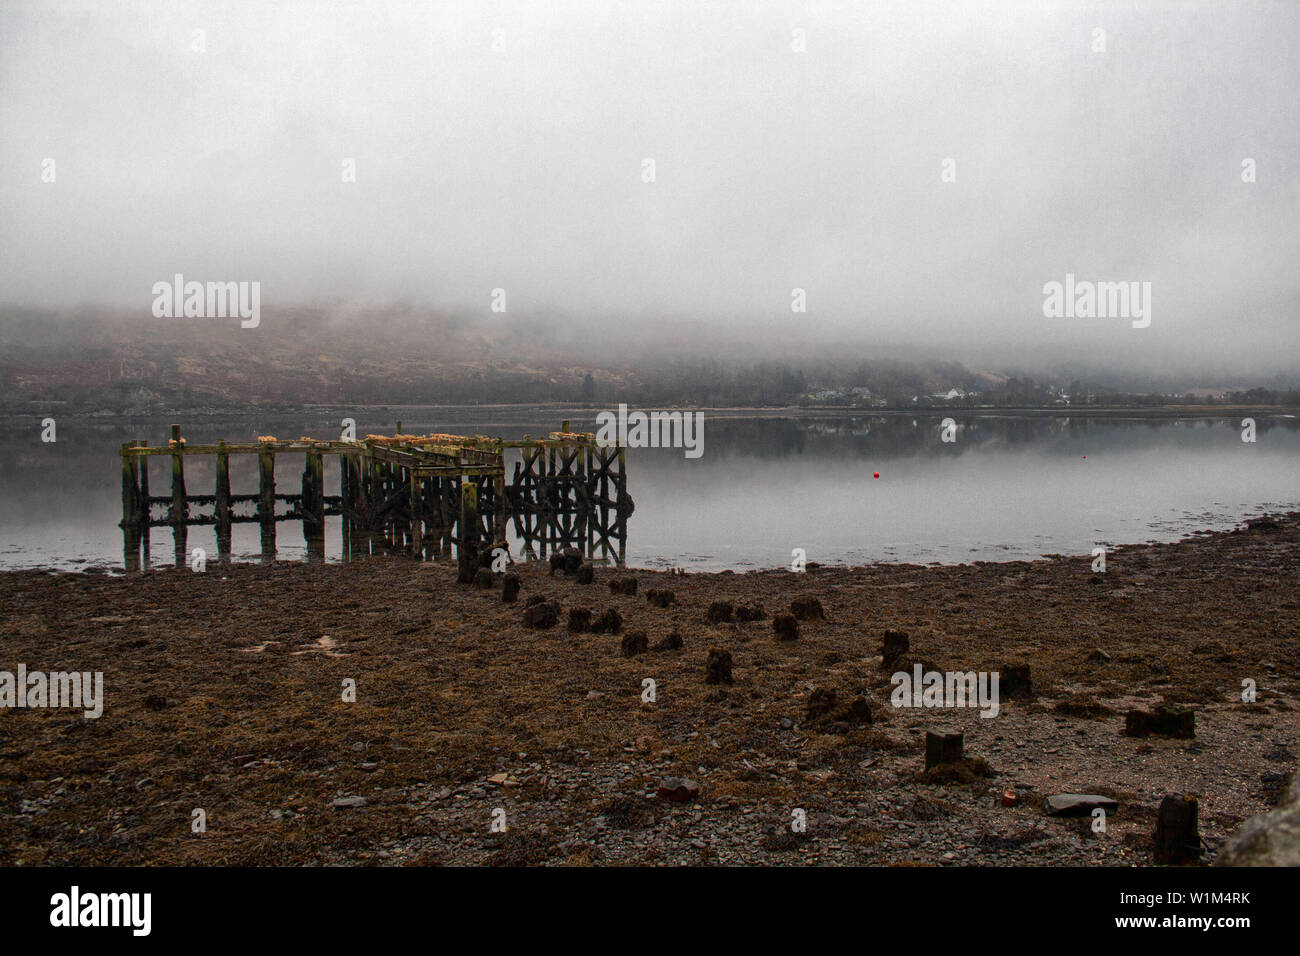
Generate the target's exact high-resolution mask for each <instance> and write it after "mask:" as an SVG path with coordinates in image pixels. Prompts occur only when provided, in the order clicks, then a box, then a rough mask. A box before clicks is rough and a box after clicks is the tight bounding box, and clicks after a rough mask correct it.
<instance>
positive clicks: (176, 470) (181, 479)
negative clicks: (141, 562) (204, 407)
mask: <svg viewBox="0 0 1300 956" xmlns="http://www.w3.org/2000/svg"><path fill="white" fill-rule="evenodd" d="M171 448H172V503H171V512H170V514H169V515H168V517H169V519H170V520H171V523H172V524H173V525H177V526H180V525H184V524H185V520H186V518H187V517H188V516H189V514H188V508H187V506H186V503H185V455H184V446H183V445H182V444H181V426H180V425H173V426H172V441H171Z"/></svg>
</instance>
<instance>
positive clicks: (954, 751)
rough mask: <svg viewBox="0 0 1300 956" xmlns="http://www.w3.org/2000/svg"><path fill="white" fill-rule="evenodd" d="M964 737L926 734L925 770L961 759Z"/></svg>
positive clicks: (959, 735)
mask: <svg viewBox="0 0 1300 956" xmlns="http://www.w3.org/2000/svg"><path fill="white" fill-rule="evenodd" d="M963 746H964V737H963V736H962V735H961V734H935V733H930V732H929V731H927V732H926V734H925V769H926V770H929V769H931V768H933V767H937V766H939V764H941V763H956V762H957V761H958V760H960V759H961V755H962V749H963Z"/></svg>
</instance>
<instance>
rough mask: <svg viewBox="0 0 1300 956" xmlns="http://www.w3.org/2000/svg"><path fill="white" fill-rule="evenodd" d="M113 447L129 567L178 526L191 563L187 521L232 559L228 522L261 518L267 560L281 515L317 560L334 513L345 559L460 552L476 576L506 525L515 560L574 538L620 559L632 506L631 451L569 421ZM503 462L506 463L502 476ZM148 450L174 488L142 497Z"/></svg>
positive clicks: (592, 551) (179, 439)
mask: <svg viewBox="0 0 1300 956" xmlns="http://www.w3.org/2000/svg"><path fill="white" fill-rule="evenodd" d="M121 455H122V521H121V527H122V533H123V554H124V561H125V564H126V566H127V568H128V569H129V570H137V569H139V568H140V567H141V559H142V553H143V561H144V563H145V565H146V566H147V564H148V562H149V539H150V533H149V531H150V529H151V528H154V527H170V528H171V529H172V531H173V535H174V542H175V560H176V563H177V565H181V564H184V563H186V561H187V560H188V559H189V551H188V528H189V527H190V526H192V525H215V527H216V537H217V552H218V553H217V557H218V558H219V559H221V560H229V557H230V553H231V530H232V527H233V526H234V525H236V524H241V523H256V524H258V525H259V526H260V529H261V553H262V556H263V558H264V559H265V560H273V559H274V558H275V554H276V524H277V523H279V522H283V521H300V522H302V527H303V536H304V538H305V540H306V544H307V553H308V557H309V559H315V560H321V559H323V558H324V553H325V519H326V518H328V517H338V518H339V519H341V527H342V532H343V555H344V557H345V558H350V557H357V556H360V555H363V554H372V553H409V554H414V555H416V556H419V557H423V558H425V559H428V560H434V559H436V558H439V557H444V556H448V555H450V554H451V553H452V551H453V548H454V550H455V553H456V555H457V557H458V559H459V564H460V566H461V571H462V574H466V573H469V574H472V573H473V569H474V568H475V567H476V565H477V560H478V555H479V553H480V552H481V551H482V549H484V548H495V547H498V546H501V545H508V544H509V541H510V532H511V531H512V530H513V532H514V535H513V537H514V538H515V539H516V540H517V541H518V542H519V543H520V544H521V550H522V553H521V554H520V555H519V556H521V557H528V558H533V557H542V558H544V557H546V554H547V551H548V549H549V550H557V549H560V548H565V547H578V548H581V549H582V550H583V552H584V554H585V555H586V556H587V557H589V558H591V559H593V560H594V559H596V558H597V556H598V554H599V556H600V558H601V559H603V560H608V561H614V562H617V563H619V564H622V563H623V562H624V560H625V557H626V546H627V519H628V517H629V516H630V515H631V513H632V510H633V508H634V505H633V502H632V498H631V496H629V495H628V493H627V475H626V470H625V469H626V457H625V455H626V452H625V449H623V448H621V447H618V446H617V445H605V444H601V443H597V441H596V440H595V437H594V435H591V434H589V433H582V432H571V431H570V430H569V423H568V422H565V423H564V426H563V428H562V429H561V430H560V431H558V432H552V433H551V434H550V435H548V436H547V437H545V438H539V439H533V438H531V437H528V436H525V437H524V438H523V439H522V440H518V441H506V440H504V439H501V438H492V437H488V436H481V435H480V436H465V435H449V434H439V433H435V434H430V435H408V434H404V433H403V432H402V423H401V422H398V423H397V431H396V433H395V434H393V435H367V436H366V437H365V438H363V439H350V438H339V439H330V440H319V439H315V438H310V437H303V438H298V439H295V440H285V439H278V438H275V437H273V436H269V435H266V436H262V437H261V438H259V440H258V441H256V442H245V443H232V442H225V441H219V442H216V443H215V444H198V445H190V444H188V443H187V442H186V440H185V438H184V437H183V436H182V435H181V427H180V426H179V425H172V434H171V439H170V440H169V441H168V442H167V443H166V444H165V445H156V446H151V445H149V443H148V442H146V441H140V440H137V441H134V442H128V443H127V444H125V445H123V446H122V449H121ZM241 455H246V456H256V460H257V491H256V492H255V493H254V492H247V493H234V492H233V491H232V489H231V476H230V463H231V457H232V456H241ZM286 455H301V456H302V461H303V470H302V474H301V478H300V482H299V484H298V487H297V490H296V493H289V494H285V493H280V492H279V491H278V490H277V486H276V462H277V460H282V459H283V458H284V456H286ZM507 457H511V458H513V459H514V470H513V474H512V476H511V478H510V480H509V482H507V480H506V460H507ZM329 458H334V459H336V460H337V468H338V485H337V487H338V494H327V493H326V467H325V463H326V459H329ZM155 459H162V460H163V461H165V462H167V463H169V464H170V468H171V487H170V493H169V494H165V495H156V494H152V493H151V492H150V480H149V479H150V470H151V469H150V463H151V462H153V461H154V460H155ZM196 459H198V461H197V462H196ZM187 462H189V463H190V464H191V465H201V466H203V468H204V470H205V471H210V472H211V481H212V493H211V494H190V493H189V490H188V489H187V487H186V463H187ZM153 470H154V471H157V470H158V468H157V465H155V466H154V468H153ZM192 473H193V472H191V474H192ZM466 569H468V571H467V570H466Z"/></svg>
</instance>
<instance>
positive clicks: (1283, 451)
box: [0, 408, 1300, 569]
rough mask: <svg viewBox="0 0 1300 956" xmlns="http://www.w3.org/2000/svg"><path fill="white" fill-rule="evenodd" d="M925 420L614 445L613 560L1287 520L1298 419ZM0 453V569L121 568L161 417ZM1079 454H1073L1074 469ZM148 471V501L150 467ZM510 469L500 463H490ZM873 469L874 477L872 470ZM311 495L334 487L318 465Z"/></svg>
mask: <svg viewBox="0 0 1300 956" xmlns="http://www.w3.org/2000/svg"><path fill="white" fill-rule="evenodd" d="M594 414H595V413H594V412H591V411H563V410H556V409H549V408H548V409H535V408H533V409H529V408H511V409H500V408H495V409H493V408H489V409H464V408H460V409H441V410H434V409H423V410H417V409H403V410H402V411H401V412H400V413H399V412H397V411H396V410H387V411H380V412H376V413H375V414H374V415H372V416H371V418H370V420H367V418H366V416H365V415H364V414H358V413H356V412H353V413H352V415H353V417H355V418H357V420H358V434H365V433H367V432H377V431H385V432H391V431H392V429H393V419H395V418H398V417H400V418H402V420H403V423H404V430H405V431H407V432H413V431H418V432H427V431H432V430H438V431H450V432H461V433H485V434H493V435H501V436H504V437H506V438H519V437H522V436H523V435H524V434H525V433H528V434H532V435H540V434H544V433H546V432H548V431H550V430H552V429H554V428H557V427H558V426H559V422H560V419H561V418H564V417H567V418H570V419H572V420H573V427H574V429H575V430H579V429H592V428H593V427H594ZM338 417H339V416H336V415H328V416H326V415H323V414H322V415H315V416H313V415H303V416H299V417H296V418H291V419H284V418H281V419H278V420H271V419H265V420H262V421H251V420H249V419H242V420H240V421H238V422H233V421H232V422H226V423H219V422H205V423H204V424H202V425H190V424H185V428H184V432H185V435H186V437H187V439H188V440H189V441H190V443H197V442H199V441H208V440H215V439H217V438H225V439H228V440H232V441H252V440H255V439H256V436H257V435H261V434H275V435H277V436H279V437H281V438H297V437H299V436H300V435H313V436H316V437H321V438H324V437H328V436H331V435H333V434H337V419H338ZM940 417H941V416H935V417H917V418H912V417H910V416H908V417H885V416H866V415H863V416H857V417H848V416H843V415H840V416H838V417H830V416H811V417H801V418H770V417H769V418H753V417H736V416H730V417H720V416H714V415H708V414H706V424H705V441H704V455H703V457H702V458H699V459H687V458H685V457H684V455H683V453H682V452H681V451H680V450H673V449H633V450H630V451H629V452H628V456H627V457H628V474H629V479H628V489H629V491H630V492H631V494H632V496H633V498H634V499H635V500H636V512H635V514H633V515H632V518H631V521H630V524H629V531H628V546H627V560H628V563H629V564H630V565H633V566H640V567H664V566H676V567H687V568H693V569H718V568H735V569H745V568H764V567H778V566H783V565H788V564H789V562H790V554H791V550H792V549H793V548H796V547H798V548H803V549H805V550H806V552H807V557H808V560H810V561H820V562H823V563H828V564H866V563H870V562H875V561H908V562H920V563H926V562H932V561H937V562H943V563H956V562H965V561H972V560H1012V559H1020V558H1036V557H1040V556H1042V555H1044V554H1052V553H1068V554H1086V553H1088V552H1089V551H1091V549H1092V548H1093V547H1094V546H1095V545H1097V544H1101V543H1105V544H1123V543H1133V542H1142V541H1148V540H1159V541H1169V540H1175V539H1177V538H1179V537H1182V536H1183V535H1185V534H1188V533H1190V532H1192V531H1196V530H1199V529H1206V528H1215V529H1217V528H1229V527H1232V526H1233V525H1234V524H1236V523H1237V522H1239V521H1240V520H1242V519H1243V518H1245V517H1248V516H1251V515H1254V514H1258V513H1260V512H1261V511H1266V510H1292V509H1300V481H1298V480H1297V479H1298V476H1300V468H1298V467H1297V466H1298V465H1300V422H1297V421H1296V420H1295V419H1293V418H1289V417H1275V418H1265V417H1261V418H1259V419H1258V423H1259V431H1258V441H1257V442H1256V443H1255V444H1246V443H1243V442H1242V441H1241V437H1240V429H1239V422H1240V416H1237V417H1235V418H1233V419H1227V418H1224V419H1187V420H1181V419H1180V420H1168V419H1148V420H1144V419H1141V418H1132V417H1130V418H1123V419H1081V418H1078V417H1075V418H1067V417H1046V418H1044V417H1018V416H1014V415H1009V416H1002V417H974V416H971V417H963V416H962V415H960V414H953V416H952V417H954V418H955V419H956V420H957V422H958V424H959V429H958V433H957V440H956V442H955V443H952V444H945V443H944V442H942V441H941V440H940V427H939V421H940ZM7 433H8V434H9V436H10V438H9V439H8V441H7V442H6V443H4V456H3V464H0V473H2V474H3V487H4V494H3V495H0V568H19V567H63V568H84V567H87V566H90V565H99V566H104V567H111V568H121V566H122V537H121V532H120V530H119V529H118V527H117V522H118V520H119V519H120V518H121V485H120V474H121V473H120V468H119V465H120V459H119V457H118V454H117V450H118V447H119V446H120V445H121V443H122V442H124V441H127V440H130V439H134V438H143V439H146V440H148V441H149V443H150V444H160V443H163V442H165V441H166V438H167V435H168V429H167V426H166V424H165V423H154V424H150V425H139V424H137V425H129V426H127V425H122V424H116V423H115V424H95V425H91V424H89V423H84V422H83V423H76V422H66V423H60V425H59V432H58V441H57V443H55V444H52V445H49V444H42V443H41V441H40V426H39V423H38V422H36V421H33V423H32V425H31V427H30V428H29V429H24V428H23V427H21V423H20V424H19V425H18V426H11V427H10V428H9V429H8V430H7ZM1085 456H1086V457H1085ZM279 464H280V465H281V466H282V467H280V468H277V483H278V484H280V485H281V488H280V490H281V491H286V492H288V491H293V492H296V491H297V485H298V477H299V475H300V473H301V470H302V463H301V458H300V457H298V456H284V460H282V461H281V462H280V463H279ZM155 468H156V469H157V470H156V471H154V472H153V473H152V481H153V491H154V494H165V493H166V489H167V487H168V486H167V468H166V466H165V465H163V464H162V463H161V462H160V463H159V464H158V465H156V466H155ZM186 468H187V486H188V489H189V491H190V493H191V494H199V493H211V492H210V488H211V484H212V474H211V469H210V467H209V468H207V470H205V469H204V467H201V466H199V465H197V464H195V463H192V462H187V463H186ZM508 470H509V465H508ZM231 471H232V475H231V477H232V486H233V489H232V490H233V491H235V492H236V493H240V492H253V491H255V490H256V475H255V460H254V459H253V458H252V457H251V456H249V457H247V458H246V459H244V458H242V457H240V458H232V469H231ZM874 472H879V473H880V477H879V478H878V479H876V478H873V477H872V476H873V473H874ZM326 484H327V488H326V491H327V493H329V494H336V493H337V491H338V476H337V473H336V471H335V470H334V468H333V467H331V466H330V465H329V464H327V477H326ZM328 525H329V526H328V528H327V538H326V547H327V552H326V553H327V557H329V558H337V557H338V555H339V553H340V550H341V548H340V546H341V532H340V526H339V519H337V518H330V519H328ZM299 528H300V526H299V525H297V524H293V523H287V522H286V523H282V524H281V525H280V530H279V534H278V543H279V552H278V553H279V555H280V557H282V558H285V559H290V560H292V559H301V558H303V557H304V556H305V553H306V551H305V546H304V544H303V540H302V535H301V533H300V531H299V530H298V529H299ZM188 544H189V547H191V548H193V547H205V548H207V549H208V553H209V554H213V555H215V553H216V535H215V531H214V529H212V528H211V527H192V528H191V529H190V530H189V539H188ZM233 549H234V553H235V556H236V558H241V557H243V558H247V559H249V560H255V559H257V557H258V555H259V551H260V545H259V540H258V529H257V526H256V525H251V524H250V525H237V526H236V527H235V529H234V541H233ZM152 550H153V554H154V559H155V561H158V560H164V561H165V560H168V559H170V557H171V555H172V553H173V552H172V536H171V531H170V530H169V529H165V528H156V529H154V530H153V532H152Z"/></svg>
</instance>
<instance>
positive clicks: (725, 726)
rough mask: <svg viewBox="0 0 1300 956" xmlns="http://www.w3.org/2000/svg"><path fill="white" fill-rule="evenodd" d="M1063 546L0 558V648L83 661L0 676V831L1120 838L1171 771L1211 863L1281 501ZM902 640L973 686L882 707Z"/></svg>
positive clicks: (1294, 647) (978, 859)
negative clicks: (930, 700)
mask: <svg viewBox="0 0 1300 956" xmlns="http://www.w3.org/2000/svg"><path fill="white" fill-rule="evenodd" d="M1091 563H1092V558H1091V557H1090V556H1080V557H1057V558H1051V559H1047V560H1043V561H1037V562H1032V563H1023V562H1021V563H977V564H972V565H963V566H945V567H917V566H907V565H901V566H900V565H888V566H872V567H866V568H855V569H848V568H816V567H814V568H810V569H809V570H808V571H807V572H806V573H803V574H794V573H791V572H786V571H778V572H755V573H746V574H731V573H722V574H686V575H680V574H671V573H666V572H648V571H625V570H621V569H610V568H597V569H595V573H594V576H593V577H594V580H592V581H591V583H580V582H581V581H584V580H586V578H587V576H586V575H583V576H579V575H578V574H567V575H566V574H563V573H556V574H552V573H550V570H551V569H550V568H549V567H548V566H547V565H546V564H545V563H542V562H535V563H532V564H529V565H516V566H515V567H513V568H512V569H511V573H513V574H515V575H517V576H518V579H519V581H518V583H519V594H518V598H517V600H515V601H513V602H506V601H503V600H502V585H501V580H500V577H499V576H496V577H494V578H492V580H491V581H490V583H491V585H492V586H491V587H474V586H466V585H459V584H457V583H456V573H455V569H454V567H452V566H451V565H449V564H446V563H441V564H437V563H435V564H424V563H416V562H413V561H408V560H402V559H371V560H365V561H361V562H356V563H351V564H340V565H324V566H322V565H307V564H292V563H279V564H272V565H255V564H247V565H233V566H220V565H212V564H210V565H209V566H208V569H207V570H206V572H204V573H192V572H190V571H188V570H180V569H168V570H162V571H154V572H150V573H147V574H143V575H135V576H124V575H112V574H105V573H81V574H67V573H51V572H41V571H23V572H8V573H4V574H0V671H4V672H11V673H12V672H15V671H16V669H17V668H18V666H19V665H20V664H21V665H23V666H25V667H26V668H27V669H28V670H29V671H43V672H56V671H74V670H75V671H81V672H95V671H99V672H102V673H103V688H104V690H103V697H104V699H103V714H102V716H100V717H98V718H87V717H85V716H83V713H82V711H81V710H79V709H53V708H22V709H19V708H11V709H5V710H0V862H3V863H4V864H6V865H14V864H83V865H85V864H129V865H140V864H262V865H310V864H346V865H375V864H388V865H402V864H489V865H517V864H547V865H561V864H570V865H585V864H596V865H625V864H654V865H658V864H754V863H761V864H789V865H808V864H819V863H820V864H867V865H913V864H920V865H934V864H937V865H1002V864H1027V865H1053V864H1055V865H1074V866H1092V865H1147V864H1150V863H1152V862H1153V853H1152V834H1153V830H1154V825H1155V817H1156V812H1157V808H1158V806H1159V805H1160V803H1161V800H1162V799H1163V798H1164V797H1166V796H1167V795H1169V794H1174V793H1183V794H1193V795H1195V796H1196V797H1197V800H1198V806H1199V815H1200V828H1201V837H1202V839H1203V841H1204V849H1203V854H1202V856H1203V859H1204V860H1205V861H1206V862H1209V861H1211V860H1213V858H1214V856H1215V855H1216V853H1217V852H1218V850H1219V849H1220V848H1221V847H1222V846H1223V845H1224V844H1225V843H1226V842H1227V841H1228V839H1229V837H1230V836H1231V834H1232V832H1233V830H1234V829H1235V828H1236V827H1237V826H1238V825H1239V824H1240V823H1241V822H1242V821H1243V820H1245V819H1246V818H1248V817H1251V816H1253V815H1255V814H1258V813H1261V812H1263V811H1266V810H1268V809H1269V808H1270V807H1271V806H1273V805H1274V804H1276V803H1277V802H1278V801H1279V800H1280V799H1281V796H1282V794H1283V793H1284V792H1285V791H1286V787H1287V783H1288V779H1289V775H1290V774H1291V772H1292V771H1293V770H1294V768H1295V766H1296V763H1297V757H1296V753H1295V751H1294V749H1293V748H1294V747H1295V742H1296V741H1297V740H1300V703H1298V700H1300V592H1298V590H1297V585H1298V584H1300V516H1297V515H1294V514H1293V515H1286V516H1278V517H1275V518H1272V519H1266V520H1260V521H1256V522H1252V525H1251V526H1250V527H1244V528H1241V529H1238V530H1236V531H1233V532H1229V533H1223V534H1205V535H1198V536H1195V537H1192V538H1190V539H1187V540H1184V541H1182V542H1179V543H1176V544H1169V545H1151V546H1146V545H1144V546H1133V547H1125V548H1120V549H1117V550H1115V551H1114V552H1112V553H1111V554H1110V555H1109V556H1108V557H1107V566H1106V570H1105V572H1104V573H1094V572H1093V570H1092V568H1091ZM628 578H632V579H635V581H636V585H635V587H636V590H635V593H628V592H629V591H630V590H631V587H632V586H631V585H628V584H626V583H624V582H625V580H626V579H628ZM612 580H616V588H615V589H611V587H610V584H611V581H612ZM481 583H484V584H486V583H489V582H487V581H484V582H481ZM615 591H617V592H618V593H615ZM648 592H654V593H653V594H650V593H648ZM813 599H815V600H813ZM530 601H533V602H534V604H533V608H537V607H540V606H543V605H545V606H546V607H548V608H549V611H553V612H554V613H553V614H552V613H550V612H549V611H537V610H534V609H533V608H529V607H528V604H529V602H530ZM728 605H729V606H730V611H728V607H727V606H728ZM574 609H577V610H578V611H579V613H578V614H576V615H572V614H571V613H570V612H571V611H573V610H574ZM583 610H586V611H589V612H590V614H589V615H587V616H586V617H587V618H588V620H589V622H590V623H589V624H588V625H587V628H586V629H580V630H577V631H574V630H570V620H571V618H572V620H573V623H574V625H575V626H577V627H579V628H581V627H582V626H583V618H584V615H582V614H581V611H583ZM609 612H614V613H612V614H611V613H609ZM525 616H527V618H528V620H529V621H530V622H531V624H532V625H534V626H528V625H526V624H525ZM552 619H554V623H553V624H549V621H550V620H552ZM593 624H594V626H595V628H596V630H593V629H592V625H593ZM887 632H889V633H890V635H891V636H890V638H889V640H888V642H887V640H886V634H887ZM674 635H675V636H674ZM887 644H888V646H887ZM885 654H887V656H888V660H882V655H885ZM916 665H920V666H921V669H922V671H923V672H928V671H931V670H935V671H939V672H976V673H991V672H997V673H999V674H1001V675H1002V676H1003V681H1002V684H1001V690H1002V693H1001V699H1000V701H999V706H998V709H997V713H996V716H992V717H984V716H981V712H980V710H979V708H977V707H920V708H916V707H895V706H893V700H892V699H891V694H892V691H893V690H894V686H893V684H891V675H892V674H894V673H896V672H898V671H906V672H912V671H913V668H914V667H915V666H916ZM728 671H729V673H728ZM1008 675H1011V676H1012V678H1014V679H1013V680H1012V681H1011V682H1010V686H1009V685H1008V680H1007V676H1008ZM647 682H653V683H647ZM1243 682H1251V683H1249V684H1246V685H1244V684H1243ZM1243 686H1247V687H1253V688H1254V691H1255V699H1254V700H1250V701H1243V699H1242V697H1243ZM352 688H355V690H354V694H353V691H352ZM353 696H354V698H355V699H351V698H352V697H353ZM1161 706H1166V707H1172V708H1176V709H1180V710H1191V711H1193V712H1194V713H1193V716H1192V718H1191V723H1192V726H1193V728H1194V736H1192V737H1190V738H1189V737H1186V736H1168V735H1166V733H1168V732H1169V731H1168V728H1167V727H1163V726H1162V725H1160V724H1159V723H1158V722H1157V724H1156V726H1155V731H1156V732H1155V733H1152V734H1150V735H1148V736H1141V737H1138V736H1126V735H1125V733H1124V732H1125V729H1126V724H1128V723H1130V721H1126V715H1127V714H1128V713H1130V712H1132V711H1144V712H1146V713H1148V714H1150V713H1154V712H1156V709H1157V708H1159V707H1161ZM1130 729H1131V728H1130ZM1147 729H1150V728H1147ZM927 732H934V733H936V734H957V733H960V734H963V735H964V736H963V742H964V753H963V759H962V760H961V761H960V762H956V763H944V764H940V765H939V766H937V767H935V768H934V769H932V770H930V771H928V772H926V770H925V764H926V734H927ZM1062 793H1075V794H1090V795H1098V796H1103V797H1106V798H1109V800H1113V801H1114V804H1113V805H1110V806H1111V810H1110V812H1109V813H1108V814H1107V818H1106V826H1105V830H1104V832H1097V830H1096V829H1095V828H1094V821H1093V819H1092V817H1090V816H1086V815H1085V816H1082V817H1072V816H1067V815H1054V814H1049V813H1048V812H1047V811H1048V809H1049V808H1050V803H1049V800H1050V798H1051V797H1053V796H1054V795H1058V794H1062ZM196 811H201V813H196ZM800 822H803V823H805V824H806V826H804V827H803V828H802V829H800V828H799V827H798V826H795V827H793V828H792V823H795V824H798V823H800ZM200 823H201V824H202V826H200ZM503 824H504V826H505V829H504V832H494V830H496V831H499V830H500V829H501V826H502V825H503ZM196 831H200V832H196Z"/></svg>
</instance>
